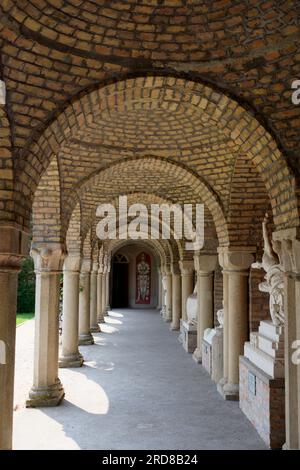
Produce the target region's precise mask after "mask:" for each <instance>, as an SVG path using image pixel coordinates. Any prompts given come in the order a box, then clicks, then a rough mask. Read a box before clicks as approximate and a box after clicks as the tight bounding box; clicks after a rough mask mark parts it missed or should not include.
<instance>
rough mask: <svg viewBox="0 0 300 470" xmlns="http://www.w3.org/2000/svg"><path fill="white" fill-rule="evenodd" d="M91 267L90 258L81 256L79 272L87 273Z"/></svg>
mask: <svg viewBox="0 0 300 470" xmlns="http://www.w3.org/2000/svg"><path fill="white" fill-rule="evenodd" d="M91 268H92V260H91V258H83V260H82V263H81V267H80V272H81V273H82V274H88V273H90V272H91Z"/></svg>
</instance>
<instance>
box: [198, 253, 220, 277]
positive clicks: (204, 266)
mask: <svg viewBox="0 0 300 470" xmlns="http://www.w3.org/2000/svg"><path fill="white" fill-rule="evenodd" d="M217 263H218V256H217V255H209V254H201V253H195V254H194V267H195V271H196V272H197V274H198V273H199V274H200V273H201V272H202V273H211V272H213V271H214V270H215V269H216V267H217Z"/></svg>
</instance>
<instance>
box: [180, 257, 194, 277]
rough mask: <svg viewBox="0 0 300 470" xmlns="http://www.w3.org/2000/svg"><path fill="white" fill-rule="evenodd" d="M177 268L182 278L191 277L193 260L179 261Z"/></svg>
mask: <svg viewBox="0 0 300 470" xmlns="http://www.w3.org/2000/svg"><path fill="white" fill-rule="evenodd" d="M179 267H180V271H181V274H182V275H183V276H191V275H192V274H193V272H194V261H193V260H182V261H179Z"/></svg>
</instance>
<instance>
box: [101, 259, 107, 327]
mask: <svg viewBox="0 0 300 470" xmlns="http://www.w3.org/2000/svg"><path fill="white" fill-rule="evenodd" d="M106 275H107V266H104V267H103V271H102V307H101V308H102V316H103V321H104V317H105V316H106V314H107V311H106V305H107V300H106V295H107V289H106Z"/></svg>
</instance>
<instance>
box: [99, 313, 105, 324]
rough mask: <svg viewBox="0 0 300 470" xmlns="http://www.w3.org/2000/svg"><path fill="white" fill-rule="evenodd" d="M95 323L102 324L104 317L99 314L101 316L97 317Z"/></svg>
mask: <svg viewBox="0 0 300 470" xmlns="http://www.w3.org/2000/svg"><path fill="white" fill-rule="evenodd" d="M97 322H98V323H104V315H102V313H101V315H98V317H97Z"/></svg>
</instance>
